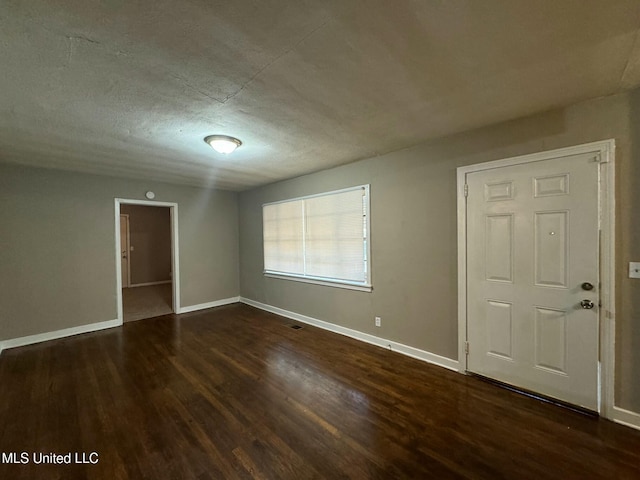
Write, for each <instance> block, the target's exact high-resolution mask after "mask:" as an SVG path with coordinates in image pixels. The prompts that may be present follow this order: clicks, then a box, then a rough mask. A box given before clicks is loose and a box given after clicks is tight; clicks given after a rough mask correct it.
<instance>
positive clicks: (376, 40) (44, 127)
mask: <svg viewBox="0 0 640 480" xmlns="http://www.w3.org/2000/svg"><path fill="white" fill-rule="evenodd" d="M0 5H1V8H0V69H1V74H0V112H1V115H0V161H5V162H13V163H22V164H27V165H34V166H43V167H49V168H60V169H65V170H77V171H83V172H91V173H97V174H107V175H116V176H125V177H132V178H144V179H150V180H158V181H168V182H173V183H183V184H190V185H202V186H212V187H219V188H225V189H233V190H243V189H247V188H250V187H252V186H256V185H260V184H265V183H269V182H272V181H275V180H279V179H283V178H289V177H293V176H298V175H301V174H304V173H308V172H312V171H317V170H321V169H324V168H328V167H332V166H335V165H340V164H344V163H348V162H352V161H355V160H358V159H361V158H367V157H372V156H375V155H379V154H382V153H386V152H389V151H393V150H397V149H400V148H403V147H406V146H409V145H414V144H416V143H419V142H421V141H424V140H426V139H429V138H434V137H438V136H442V135H446V134H450V133H454V132H460V131H463V130H467V129H471V128H475V127H480V126H483V125H487V124H491V123H495V122H500V121H504V120H508V119H511V118H516V117H521V116H524V115H528V114H531V113H534V112H538V111H543V110H548V109H550V108H554V107H558V106H563V105H567V104H570V103H574V102H577V101H580V100H584V99H587V98H592V97H598V96H603V95H609V94H613V93H617V92H620V91H622V90H625V89H629V88H632V87H634V86H636V85H638V84H640V41H638V40H637V37H638V32H639V28H640V0H535V1H534V0H482V1H480V0H421V1H419V0H413V1H412V0H396V1H391V0H387V1H381V0H369V1H364V0H362V1H356V0H324V1H321V0H315V1H314V0H290V1H287V0H262V1H261V0H233V1H227V2H224V1H211V0H155V1H149V0H136V1H131V0H110V1H107V0H103V1H97V0H28V1H25V0H0ZM213 133H223V134H229V135H233V136H236V137H238V138H240V139H241V140H242V141H243V142H244V145H243V146H242V147H241V148H240V149H238V150H237V151H236V152H235V153H234V154H232V155H229V156H223V155H220V154H217V153H215V152H214V151H213V150H211V148H210V147H209V146H208V145H206V144H205V143H204V141H203V138H204V137H205V136H207V135H209V134H213Z"/></svg>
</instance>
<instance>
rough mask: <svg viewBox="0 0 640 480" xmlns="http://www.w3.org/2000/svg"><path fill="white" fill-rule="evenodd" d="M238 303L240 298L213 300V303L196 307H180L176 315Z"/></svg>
mask: <svg viewBox="0 0 640 480" xmlns="http://www.w3.org/2000/svg"><path fill="white" fill-rule="evenodd" d="M239 301H240V297H230V298H223V299H222V300H215V301H213V302H208V303H200V304H198V305H189V306H188V307H182V308H180V310H179V311H177V312H176V313H190V312H195V311H197V310H205V309H207V308H213V307H221V306H223V305H230V304H232V303H238V302H239Z"/></svg>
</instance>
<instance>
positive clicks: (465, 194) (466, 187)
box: [464, 183, 469, 197]
mask: <svg viewBox="0 0 640 480" xmlns="http://www.w3.org/2000/svg"><path fill="white" fill-rule="evenodd" d="M464 196H465V197H468V196H469V184H468V183H465V184H464Z"/></svg>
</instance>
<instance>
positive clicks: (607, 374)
mask: <svg viewBox="0 0 640 480" xmlns="http://www.w3.org/2000/svg"><path fill="white" fill-rule="evenodd" d="M584 153H597V154H599V155H600V170H599V187H598V188H599V210H600V219H599V220H600V230H601V242H600V265H601V270H600V284H601V290H600V301H601V304H602V307H601V308H600V309H599V314H600V362H601V363H600V368H599V391H598V411H599V413H600V414H601V415H602V416H603V417H605V418H609V419H614V409H615V407H614V404H615V403H614V402H615V399H614V385H615V376H614V371H615V370H614V366H615V140H613V139H611V140H603V141H599V142H593V143H587V144H583V145H576V146H574V147H566V148H560V149H557V150H549V151H545V152H538V153H533V154H530V155H522V156H519V157H513V158H506V159H503V160H496V161H493V162H485V163H479V164H475V165H469V166H465V167H458V169H457V182H458V361H459V365H460V371H461V372H466V370H467V355H466V353H465V343H466V341H467V285H466V278H467V258H466V244H467V231H466V225H467V212H466V196H465V188H464V185H465V183H466V176H467V174H469V173H473V172H478V171H482V170H490V169H494V168H501V167H508V166H513V165H521V164H524V163H531V162H538V161H543V160H548V159H551V158H559V157H565V156H570V155H579V154H584Z"/></svg>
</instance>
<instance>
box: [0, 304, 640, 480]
mask: <svg viewBox="0 0 640 480" xmlns="http://www.w3.org/2000/svg"><path fill="white" fill-rule="evenodd" d="M291 323H292V322H291V321H290V320H287V319H284V318H281V317H278V316H276V315H272V314H269V313H265V312H262V311H260V310H256V309H254V308H251V307H248V306H245V305H239V304H236V305H230V306H227V307H220V308H217V309H211V310H207V311H204V312H196V313H191V314H186V315H180V316H176V315H168V316H165V317H158V318H153V319H148V320H141V321H139V322H133V323H130V324H126V325H124V326H123V327H122V328H116V329H111V330H107V331H102V332H96V333H91V334H85V335H81V336H76V337H71V338H67V339H62V340H57V341H52V342H47V343H42V344H39V345H33V346H28V347H22V348H16V349H11V350H6V351H4V352H3V353H2V356H0V388H1V393H0V452H2V453H4V454H5V455H7V454H9V453H10V452H16V453H17V455H18V457H17V458H18V460H19V459H20V454H21V453H22V452H25V453H27V455H28V457H29V463H27V464H8V463H0V478H1V479H18V478H25V479H40V478H42V479H57V478H60V479H62V478H64V479H73V478H83V479H84V478H87V479H128V478H132V479H134V478H135V479H138V478H150V479H165V478H167V479H190V478H194V479H236V478H238V479H316V478H317V479H321V478H326V479H347V478H349V479H395V478H398V479H404V478H406V479H427V478H437V479H448V478H474V479H476V478H478V479H479V478H486V479H529V478H532V479H533V478H535V479H550V478H553V479H556V478H557V479H573V478H576V479H599V478H602V479H632V478H640V432H638V431H635V430H632V429H629V428H626V427H622V426H619V425H616V424H613V423H611V422H609V421H606V420H601V419H597V418H591V417H588V416H585V415H583V414H580V413H577V412H572V411H569V410H566V409H563V408H561V407H557V406H554V405H549V404H545V403H542V402H540V401H537V400H534V399H531V398H527V397H525V396H522V395H518V394H516V393H513V392H510V391H507V390H504V389H501V388H498V387H495V386H493V385H490V384H487V383H485V382H483V381H481V380H479V379H477V378H474V377H468V376H464V375H461V374H458V373H455V372H450V371H448V370H445V369H443V368H440V367H436V366H431V365H429V364H426V363H424V362H421V361H418V360H414V359H411V358H408V357H405V356H403V355H400V354H397V353H395V352H391V351H388V350H385V349H381V348H378V347H374V346H371V345H367V344H364V343H361V342H358V341H356V340H352V339H350V338H347V337H343V336H340V335H336V334H333V333H330V332H326V331H323V330H320V329H316V328H314V327H310V326H304V328H302V329H300V330H294V329H291V328H288V327H287V325H290V324H291ZM70 452H71V453H72V456H73V454H75V453H76V452H77V453H78V454H79V455H82V454H85V455H86V457H84V458H87V459H88V456H89V454H91V452H96V453H97V454H98V457H97V458H98V463H96V464H90V463H84V464H76V463H72V464H34V462H33V458H32V457H33V454H34V453H36V454H40V453H48V454H50V453H56V454H61V455H64V454H67V453H70ZM36 457H37V458H36V459H38V456H37V455H36ZM82 458H83V457H80V459H82ZM91 458H92V459H94V460H95V459H96V457H95V456H94V457H91ZM0 460H1V458H0ZM72 460H75V459H72Z"/></svg>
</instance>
